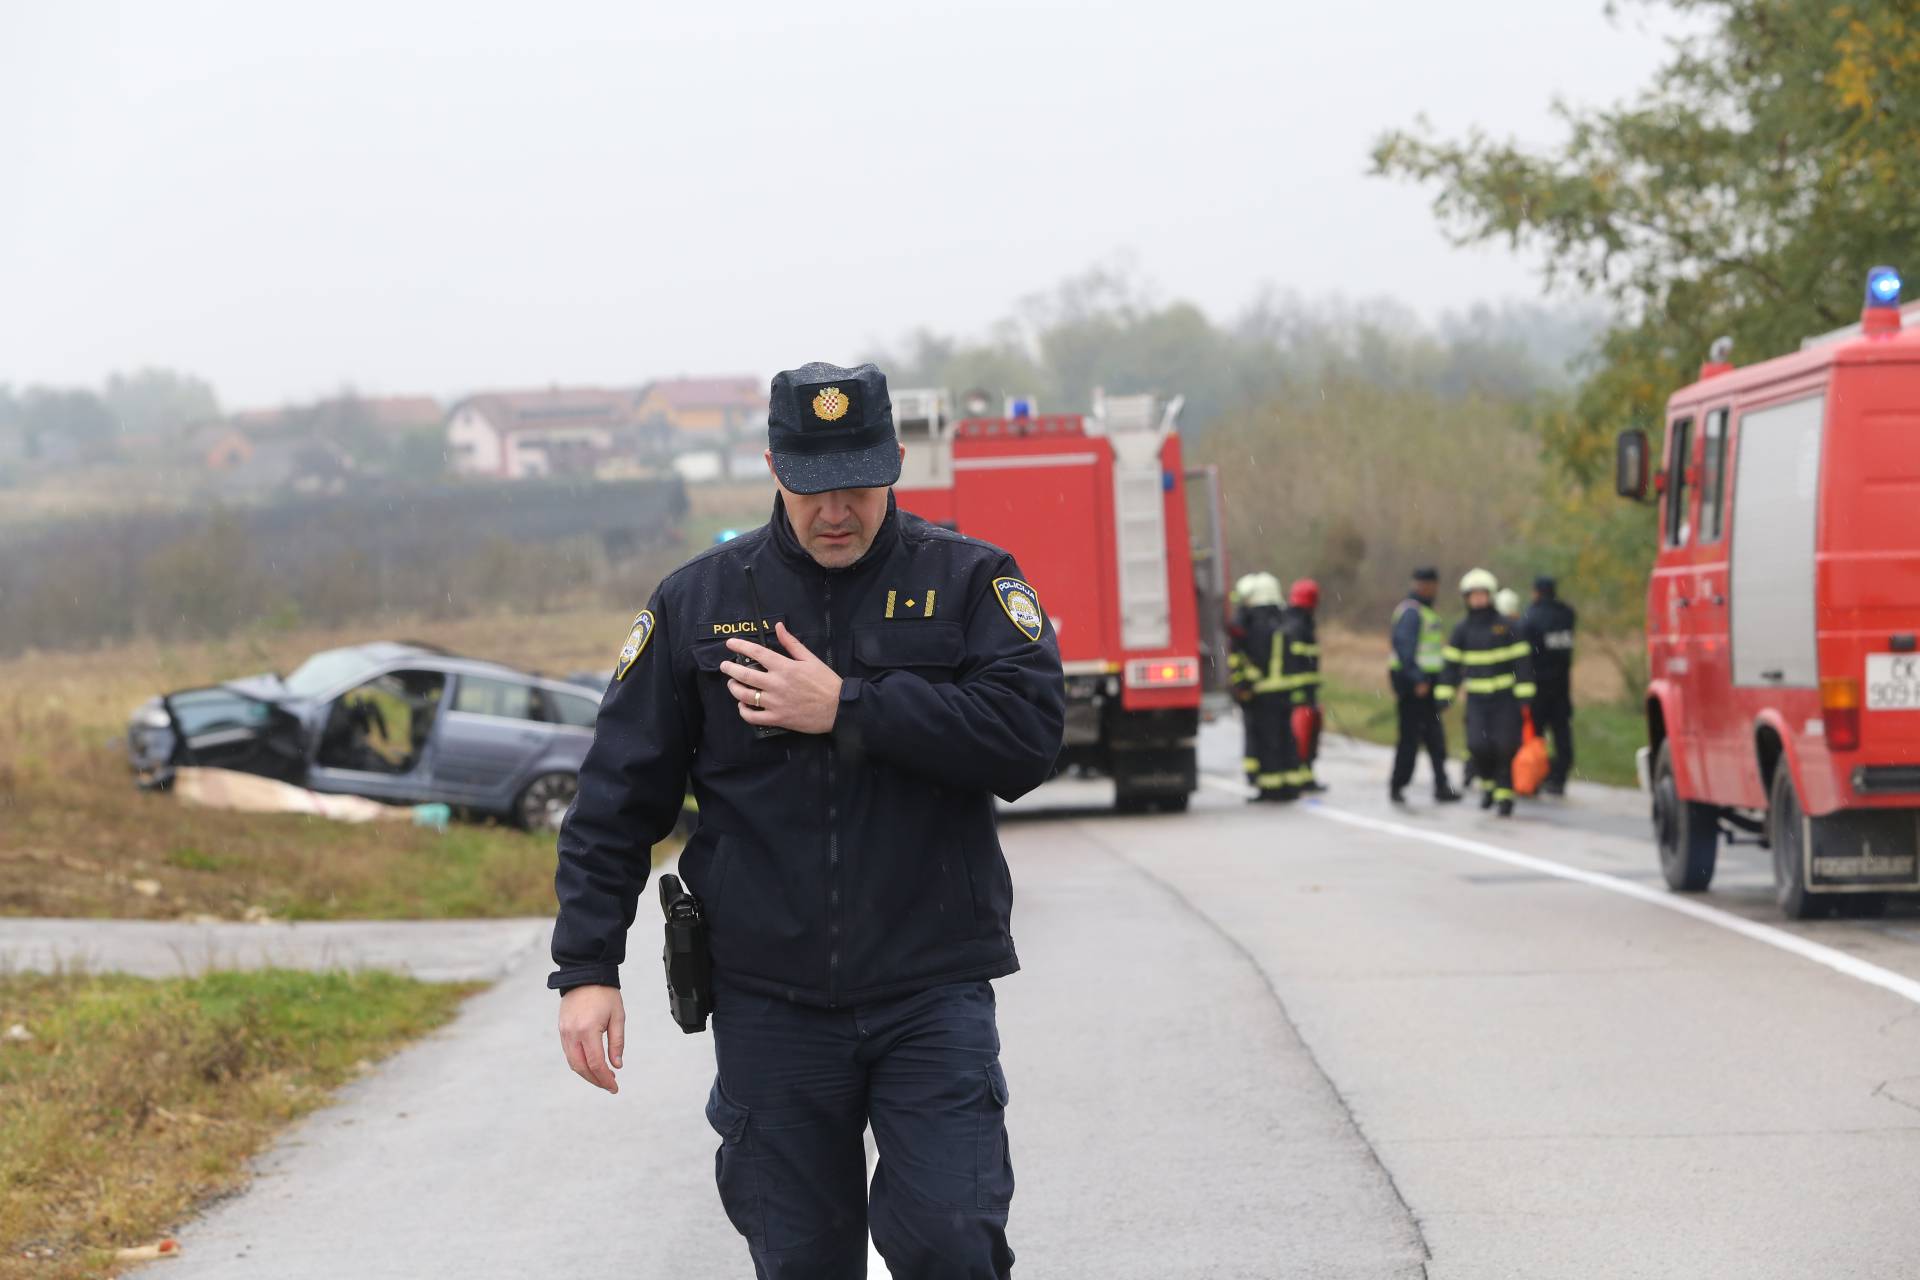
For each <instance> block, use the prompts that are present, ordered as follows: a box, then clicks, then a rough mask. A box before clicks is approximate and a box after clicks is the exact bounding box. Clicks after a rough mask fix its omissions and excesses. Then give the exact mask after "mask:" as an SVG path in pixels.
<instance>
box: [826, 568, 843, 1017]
mask: <svg viewBox="0 0 1920 1280" xmlns="http://www.w3.org/2000/svg"><path fill="white" fill-rule="evenodd" d="M825 592H826V604H827V608H826V614H827V628H826V630H827V661H828V662H829V663H831V662H832V661H833V579H832V578H831V577H827V578H826V579H825ZM821 745H822V747H824V748H825V750H826V753H827V1007H828V1008H834V1007H837V1006H838V1004H839V996H840V798H839V795H838V794H837V793H836V791H835V789H834V781H833V756H834V751H833V735H832V734H827V735H824V736H823V737H822V739H821Z"/></svg>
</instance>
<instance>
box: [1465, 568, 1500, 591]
mask: <svg viewBox="0 0 1920 1280" xmlns="http://www.w3.org/2000/svg"><path fill="white" fill-rule="evenodd" d="M1499 589H1500V579H1498V578H1496V577H1494V576H1493V574H1492V573H1491V572H1490V571H1488V570H1486V569H1469V570H1467V572H1466V573H1465V575H1463V576H1462V577H1461V579H1460V594H1461V595H1463V596H1464V595H1466V594H1467V593H1468V592H1470V591H1484V592H1486V593H1487V594H1488V595H1492V594H1493V593H1494V592H1496V591H1498V590H1499Z"/></svg>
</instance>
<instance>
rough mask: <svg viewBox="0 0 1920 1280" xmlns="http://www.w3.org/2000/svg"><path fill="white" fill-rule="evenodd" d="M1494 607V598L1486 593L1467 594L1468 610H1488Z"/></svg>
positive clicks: (1474, 592) (1473, 592)
mask: <svg viewBox="0 0 1920 1280" xmlns="http://www.w3.org/2000/svg"><path fill="white" fill-rule="evenodd" d="M1492 605H1493V597H1492V596H1490V595H1488V594H1487V593H1486V592H1484V591H1469V592H1467V608H1469V609H1486V608H1490V607H1492Z"/></svg>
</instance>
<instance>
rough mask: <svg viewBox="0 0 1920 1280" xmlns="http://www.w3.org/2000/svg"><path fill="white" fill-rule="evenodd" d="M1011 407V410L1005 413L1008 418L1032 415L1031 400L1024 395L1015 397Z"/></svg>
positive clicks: (1029, 416)
mask: <svg viewBox="0 0 1920 1280" xmlns="http://www.w3.org/2000/svg"><path fill="white" fill-rule="evenodd" d="M1012 407H1013V412H1011V413H1009V414H1008V415H1007V416H1008V417H1009V418H1031V417H1032V416H1033V401H1031V400H1029V399H1027V398H1026V397H1025V396H1020V397H1017V398H1015V400H1014V402H1013V406H1012Z"/></svg>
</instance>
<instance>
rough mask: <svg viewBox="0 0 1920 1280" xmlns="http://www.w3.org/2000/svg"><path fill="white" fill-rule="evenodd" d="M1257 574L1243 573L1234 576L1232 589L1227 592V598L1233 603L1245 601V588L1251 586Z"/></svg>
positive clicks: (1243, 602)
mask: <svg viewBox="0 0 1920 1280" xmlns="http://www.w3.org/2000/svg"><path fill="white" fill-rule="evenodd" d="M1259 576H1260V575H1259V574H1257V573H1243V574H1241V575H1240V576H1239V577H1237V578H1235V579H1234V580H1233V590H1232V592H1230V593H1229V594H1228V596H1227V599H1229V600H1231V601H1233V603H1235V604H1245V603H1246V602H1247V588H1248V587H1250V586H1252V585H1253V580H1254V579H1255V578H1257V577H1259Z"/></svg>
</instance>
